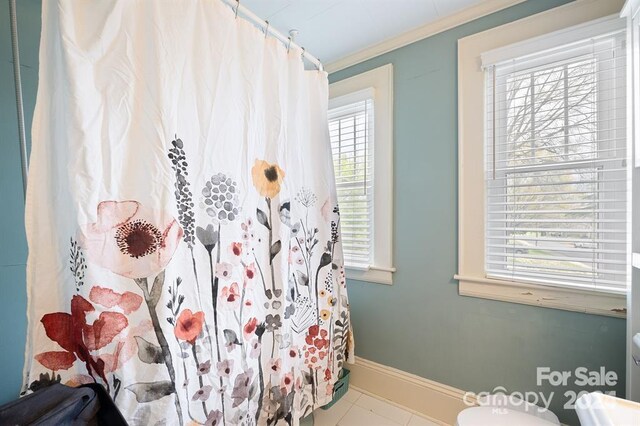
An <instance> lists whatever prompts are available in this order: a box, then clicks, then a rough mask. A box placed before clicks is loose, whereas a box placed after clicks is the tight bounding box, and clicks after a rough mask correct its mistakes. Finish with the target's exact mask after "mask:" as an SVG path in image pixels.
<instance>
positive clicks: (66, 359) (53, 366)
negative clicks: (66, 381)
mask: <svg viewBox="0 0 640 426" xmlns="http://www.w3.org/2000/svg"><path fill="white" fill-rule="evenodd" d="M34 358H35V359H36V361H38V362H39V363H40V364H42V365H44V366H45V367H46V368H48V369H49V370H53V371H59V370H68V369H69V368H71V366H73V363H74V362H75V360H76V356H75V355H74V354H72V353H71V352H67V351H51V352H42V353H40V354H37V355H36V356H35V357H34Z"/></svg>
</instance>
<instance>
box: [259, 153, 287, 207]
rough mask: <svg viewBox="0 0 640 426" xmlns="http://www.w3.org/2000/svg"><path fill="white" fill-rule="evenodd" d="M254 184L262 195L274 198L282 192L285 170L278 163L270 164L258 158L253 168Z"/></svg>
mask: <svg viewBox="0 0 640 426" xmlns="http://www.w3.org/2000/svg"><path fill="white" fill-rule="evenodd" d="M251 177H252V178H253V186H255V187H256V189H257V190H258V192H259V193H260V195H262V196H263V197H267V198H274V197H275V196H276V195H278V193H279V192H280V185H281V184H282V180H283V179H284V171H283V170H282V169H281V168H280V167H278V165H277V164H275V163H274V164H269V163H267V162H266V161H264V160H256V162H255V163H254V165H253V167H252V168H251Z"/></svg>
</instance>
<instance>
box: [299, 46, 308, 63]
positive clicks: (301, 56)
mask: <svg viewBox="0 0 640 426" xmlns="http://www.w3.org/2000/svg"><path fill="white" fill-rule="evenodd" d="M306 50H307V49H305V48H304V47H303V48H302V53H301V54H300V59H302V62H304V52H305V51H306Z"/></svg>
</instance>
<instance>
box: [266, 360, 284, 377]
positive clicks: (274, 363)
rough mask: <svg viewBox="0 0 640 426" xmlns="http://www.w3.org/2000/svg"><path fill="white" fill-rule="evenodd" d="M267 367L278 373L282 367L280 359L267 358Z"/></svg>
mask: <svg viewBox="0 0 640 426" xmlns="http://www.w3.org/2000/svg"><path fill="white" fill-rule="evenodd" d="M268 368H269V370H270V371H271V372H272V373H275V374H278V373H279V372H280V370H281V368H282V359H280V358H271V359H270V360H269V364H268Z"/></svg>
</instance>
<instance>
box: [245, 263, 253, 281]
mask: <svg viewBox="0 0 640 426" xmlns="http://www.w3.org/2000/svg"><path fill="white" fill-rule="evenodd" d="M244 275H245V276H246V277H247V279H250V280H252V279H253V277H255V276H256V264H255V263H251V264H250V265H247V266H246V267H245V268H244Z"/></svg>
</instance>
